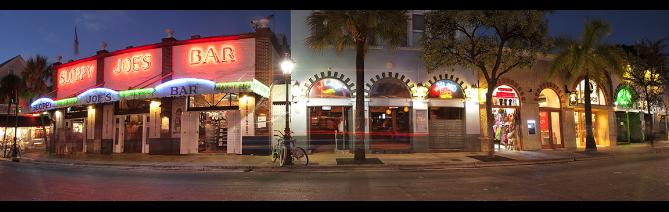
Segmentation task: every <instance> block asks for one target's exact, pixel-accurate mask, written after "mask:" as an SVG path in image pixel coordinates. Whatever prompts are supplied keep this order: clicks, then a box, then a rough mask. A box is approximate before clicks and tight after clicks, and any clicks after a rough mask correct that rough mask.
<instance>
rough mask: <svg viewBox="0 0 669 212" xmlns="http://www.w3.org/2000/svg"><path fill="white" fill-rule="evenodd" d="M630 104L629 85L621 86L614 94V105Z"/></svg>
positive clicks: (630, 92)
mask: <svg viewBox="0 0 669 212" xmlns="http://www.w3.org/2000/svg"><path fill="white" fill-rule="evenodd" d="M631 104H632V90H631V89H630V88H629V87H623V88H621V89H620V91H618V94H616V105H619V106H623V107H628V106H630V105H631Z"/></svg>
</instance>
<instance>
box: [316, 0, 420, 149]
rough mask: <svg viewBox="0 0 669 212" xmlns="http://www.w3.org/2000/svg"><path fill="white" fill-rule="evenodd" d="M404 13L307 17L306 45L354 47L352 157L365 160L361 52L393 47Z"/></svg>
mask: <svg viewBox="0 0 669 212" xmlns="http://www.w3.org/2000/svg"><path fill="white" fill-rule="evenodd" d="M407 21H408V16H407V14H406V11H403V10H385V11H379V10H340V11H330V10H322V11H315V12H312V13H311V15H309V17H308V18H307V24H308V26H309V29H310V34H309V36H308V37H307V39H306V43H307V46H309V47H310V48H312V49H314V50H317V51H320V52H322V51H323V50H324V49H328V48H334V50H335V51H336V53H337V54H338V55H341V53H343V52H344V50H346V49H347V48H355V69H356V72H355V73H356V75H355V79H356V80H355V90H356V97H355V114H354V117H355V132H356V136H355V138H356V139H355V145H354V146H355V151H354V154H355V156H354V158H355V160H358V161H360V160H365V148H364V134H363V133H362V132H364V131H365V114H364V111H365V102H364V93H363V92H364V87H363V85H364V84H365V83H364V78H365V75H364V72H365V55H366V54H367V50H368V49H369V46H370V45H372V46H377V45H381V44H387V45H388V46H389V47H391V48H393V47H397V46H399V45H400V44H402V42H403V41H405V39H406V35H407V33H406V28H407Z"/></svg>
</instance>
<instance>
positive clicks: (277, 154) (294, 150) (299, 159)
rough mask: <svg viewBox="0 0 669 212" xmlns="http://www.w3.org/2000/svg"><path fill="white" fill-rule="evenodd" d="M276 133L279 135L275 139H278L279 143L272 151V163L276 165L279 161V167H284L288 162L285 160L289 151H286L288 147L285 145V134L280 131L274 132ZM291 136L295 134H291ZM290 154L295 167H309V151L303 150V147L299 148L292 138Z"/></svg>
mask: <svg viewBox="0 0 669 212" xmlns="http://www.w3.org/2000/svg"><path fill="white" fill-rule="evenodd" d="M274 131H276V132H279V135H277V134H275V135H274V136H275V137H278V142H277V143H276V145H275V146H274V149H273V150H272V163H276V162H277V160H278V161H279V164H278V165H279V166H280V167H283V166H284V165H285V164H284V162H285V161H286V160H285V158H286V157H287V155H288V151H286V146H285V144H284V134H283V132H281V131H279V130H274ZM290 133H291V134H292V133H293V132H290ZM288 142H290V153H291V157H292V159H293V165H295V166H307V165H309V155H307V151H305V150H304V149H302V148H301V147H297V146H296V145H295V139H294V138H293V137H292V136H291V137H290V140H288Z"/></svg>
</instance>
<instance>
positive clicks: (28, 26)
mask: <svg viewBox="0 0 669 212" xmlns="http://www.w3.org/2000/svg"><path fill="white" fill-rule="evenodd" d="M270 14H274V15H275V18H274V21H273V22H272V24H271V27H272V30H273V31H275V32H276V33H280V34H286V35H287V36H290V23H289V22H290V13H289V11H285V10H284V11H271V10H263V11H254V10H241V11H204V10H197V11H139V10H132V11H0V27H1V29H2V33H0V62H2V61H5V60H7V59H10V58H12V57H14V56H16V55H17V54H21V55H22V56H23V57H24V58H26V59H27V58H28V57H32V56H34V55H35V54H37V53H40V54H42V55H45V56H47V57H48V58H49V61H51V62H53V61H54V60H55V57H56V56H58V55H61V56H63V60H64V61H67V60H69V59H77V58H82V57H87V56H91V55H93V54H95V52H96V51H97V50H99V48H100V42H102V41H105V42H107V43H108V45H109V46H108V48H107V49H108V50H110V51H113V50H118V49H123V48H125V47H126V46H131V45H132V46H139V45H144V44H150V43H156V42H160V39H161V38H163V37H164V36H165V29H166V28H173V29H175V37H176V38H177V39H188V38H190V36H191V35H194V34H199V35H201V36H212V35H223V34H226V35H227V34H239V33H246V32H252V31H253V28H251V25H250V22H251V20H253V19H256V18H262V17H265V16H267V15H270ZM547 17H548V21H549V27H550V28H549V33H550V34H551V35H563V34H566V35H571V36H575V37H577V36H578V35H579V34H580V31H581V28H582V27H583V23H584V20H585V18H594V17H598V18H602V19H604V20H606V21H608V22H609V23H610V24H611V28H612V33H611V36H610V37H609V38H608V42H612V43H626V44H631V43H634V42H636V41H638V40H641V39H644V38H648V39H660V38H665V37H669V11H581V10H579V11H555V13H553V14H549V15H548V16H547ZM75 24H76V25H77V32H78V36H79V44H80V46H79V50H80V56H78V57H75V56H74V55H73V39H74V26H75Z"/></svg>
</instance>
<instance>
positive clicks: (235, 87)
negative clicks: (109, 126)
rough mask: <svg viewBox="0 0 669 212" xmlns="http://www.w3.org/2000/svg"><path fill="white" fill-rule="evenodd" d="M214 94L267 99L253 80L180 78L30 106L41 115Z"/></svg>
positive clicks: (92, 91) (266, 91) (265, 90)
mask: <svg viewBox="0 0 669 212" xmlns="http://www.w3.org/2000/svg"><path fill="white" fill-rule="evenodd" d="M214 93H255V94H258V95H260V96H262V97H269V87H268V86H267V85H265V84H263V83H261V82H260V81H258V80H256V79H253V80H251V81H242V82H218V83H217V82H214V81H210V80H205V79H197V78H180V79H174V80H170V81H167V82H164V83H161V84H160V85H157V86H156V87H154V88H142V89H133V90H124V91H114V90H112V89H108V88H93V89H89V90H87V91H85V92H83V93H81V94H79V95H78V96H76V97H72V98H67V99H59V100H55V101H54V100H52V99H49V98H40V99H38V100H36V101H34V102H33V103H31V104H30V109H31V111H32V112H41V111H46V110H51V109H56V108H64V107H71V106H81V105H90V104H98V103H106V102H116V101H121V100H133V99H151V98H162V97H178V96H192V95H199V94H214Z"/></svg>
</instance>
